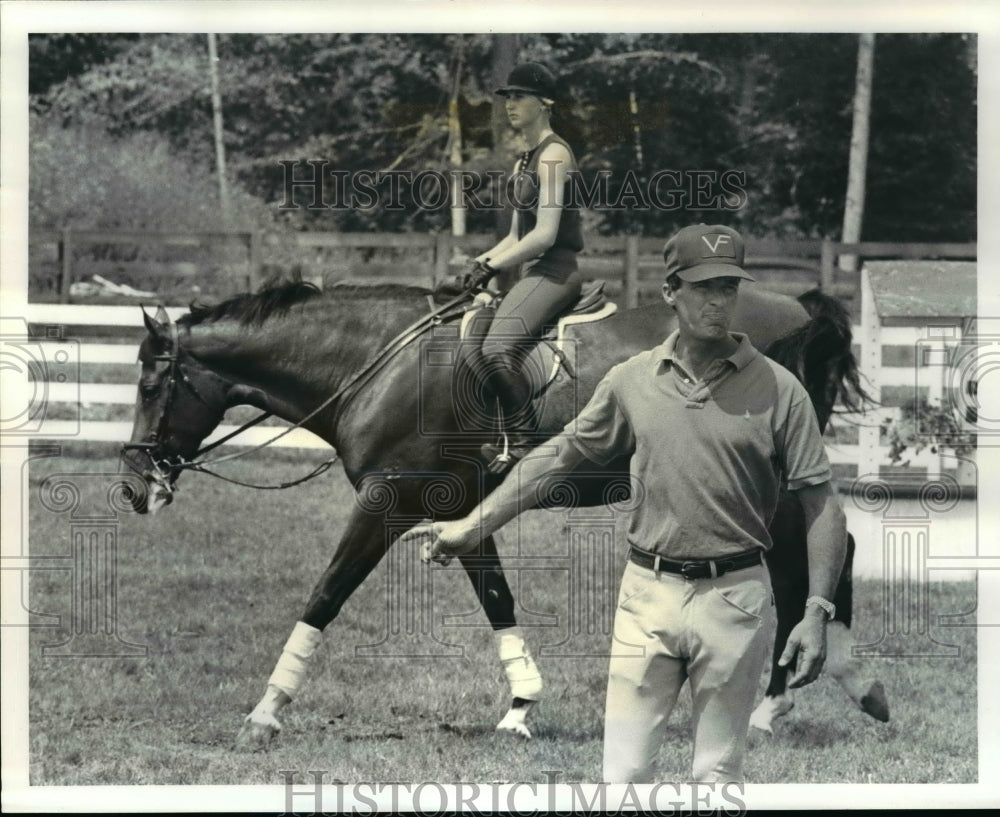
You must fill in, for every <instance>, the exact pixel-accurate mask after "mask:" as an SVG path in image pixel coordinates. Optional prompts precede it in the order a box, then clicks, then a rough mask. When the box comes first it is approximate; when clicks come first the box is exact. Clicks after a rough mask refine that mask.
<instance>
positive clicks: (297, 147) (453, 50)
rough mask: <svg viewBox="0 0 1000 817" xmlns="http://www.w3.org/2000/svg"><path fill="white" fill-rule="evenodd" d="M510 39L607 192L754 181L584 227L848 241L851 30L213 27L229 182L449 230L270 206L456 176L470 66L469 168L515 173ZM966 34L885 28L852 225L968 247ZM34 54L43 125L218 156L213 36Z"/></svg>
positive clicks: (621, 212)
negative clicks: (699, 175) (328, 184)
mask: <svg viewBox="0 0 1000 817" xmlns="http://www.w3.org/2000/svg"><path fill="white" fill-rule="evenodd" d="M512 37H513V40H512V39H511V38H512ZM512 41H513V43H514V44H515V45H516V49H515V50H516V52H517V53H516V56H517V59H536V60H540V61H543V62H546V63H548V64H550V65H551V66H553V67H554V68H555V69H556V70H557V72H558V73H559V74H560V76H561V81H562V83H563V90H564V93H563V94H562V99H560V100H559V101H558V104H557V106H556V118H555V120H554V124H555V127H556V129H557V131H558V132H560V133H562V134H563V135H565V136H566V137H567V138H568V140H569V141H570V143H571V144H572V145H573V146H574V149H575V151H576V153H577V155H578V158H579V161H580V165H581V170H582V171H583V173H584V177H585V178H586V179H587V180H588V181H593V180H594V179H595V178H596V174H598V173H599V172H602V171H604V172H608V173H609V174H610V177H611V181H610V187H609V197H610V199H611V201H614V200H616V199H617V198H618V197H619V195H620V194H622V193H623V191H625V192H628V189H627V188H628V184H627V183H628V180H629V179H634V183H635V184H638V185H639V187H640V188H644V187H645V186H646V185H647V184H649V183H650V180H651V179H653V178H654V176H655V174H656V173H657V172H658V171H663V170H675V171H681V172H691V171H704V172H714V173H721V172H723V171H726V170H732V171H737V172H739V173H742V174H744V175H745V185H744V189H745V192H746V201H745V204H744V205H743V206H742V207H741V208H740V209H739V210H738V211H735V212H733V211H731V210H728V209H726V208H724V207H721V206H720V205H719V203H718V202H715V203H714V204H713V206H709V207H708V208H707V209H705V210H700V211H699V210H696V209H695V208H694V207H693V205H694V204H695V203H694V202H693V201H691V200H690V194H689V199H688V200H687V201H684V202H680V205H679V206H677V207H674V208H672V209H667V210H664V209H662V208H657V207H655V206H654V207H648V206H647V207H644V206H643V202H641V201H638V200H637V199H636V197H635V196H634V195H632V196H624V197H623V198H622V201H621V202H620V204H621V205H622V206H619V207H602V208H597V209H595V211H594V212H593V213H591V214H589V215H588V224H589V225H591V227H592V229H593V230H595V231H598V232H603V233H622V232H643V233H647V234H651V235H664V234H667V233H668V232H670V231H671V230H672V229H673V228H674V227H676V226H679V225H680V224H682V223H686V222H688V221H690V220H691V218H692V215H694V217H697V218H702V219H713V220H720V221H726V222H730V223H733V224H734V225H735V226H738V227H741V228H742V229H743V230H744V231H746V232H748V233H750V234H754V235H757V236H761V237H763V236H775V237H783V238H809V237H837V236H839V233H840V227H841V221H842V218H843V201H844V194H845V188H846V169H847V158H848V147H849V142H850V135H851V99H852V94H853V92H854V75H855V62H856V56H857V38H856V37H855V36H853V35H847V34H697V35H695V34H683V35H681V34H628V35H626V34H588V33H574V34H545V35H541V34H537V35H529V34H521V35H516V36H515V35H487V34H471V35H470V34H467V35H457V34H420V35H410V34H298V35H285V34H253V35H250V34H246V35H221V36H220V37H219V38H218V53H219V63H218V73H219V78H220V84H221V93H222V101H223V121H224V125H225V144H226V149H227V155H228V163H229V167H230V169H231V171H232V174H233V176H234V180H238V181H239V182H240V183H241V184H242V185H243V186H244V187H245V189H246V190H247V191H248V192H250V193H252V194H254V195H256V196H257V197H258V198H260V199H261V200H263V201H266V202H269V204H270V208H271V218H272V220H273V221H275V222H277V223H283V224H285V225H287V226H289V227H291V228H293V229H325V230H331V229H332V230H384V231H398V230H441V229H447V228H448V226H449V216H448V211H447V209H446V208H440V209H426V208H419V207H415V206H410V207H403V208H400V209H393V208H389V207H386V206H385V203H386V202H385V200H384V199H385V197H383V198H382V199H381V200H380V201H379V203H378V204H377V205H376V206H373V207H360V206H359V207H353V208H348V209H331V208H326V209H324V208H317V209H308V208H306V207H300V208H298V209H285V210H281V209H279V207H278V205H279V204H280V203H281V202H282V200H283V197H284V193H285V191H284V176H283V170H282V167H281V165H280V164H279V163H280V162H281V161H283V160H287V161H296V160H305V159H326V160H328V161H329V162H330V164H331V166H332V167H334V168H336V169H338V170H342V171H346V172H348V173H355V172H357V171H359V170H371V171H386V170H403V171H408V172H411V173H417V172H420V171H422V170H434V171H438V172H445V171H447V170H449V169H451V163H450V161H451V160H450V152H449V147H450V144H451V143H450V141H449V139H450V133H449V128H448V107H449V105H448V103H449V99H450V96H451V93H452V90H453V85H454V82H455V77H456V73H457V72H459V67H460V73H458V77H459V84H458V91H459V94H458V107H459V116H460V121H461V131H462V162H463V168H465V169H476V170H480V171H486V170H504V171H506V170H507V169H509V168H510V167H511V163H512V159H513V156H514V154H515V150H516V149H517V147H518V145H517V142H516V140H515V138H514V134H513V133H512V131H511V130H510V128H509V127H507V124H506V122H505V121H504V119H503V116H502V109H501V108H500V107H499V106H498V105H496V104H495V100H494V98H493V96H492V88H493V86H494V82H495V81H496V78H495V75H496V72H497V71H498V70H499V68H498V66H499V64H500V63H499V62H498V59H499V56H498V55H499V54H500V52H501V50H502V49H501V45H503V46H504V48H508V47H509V46H510V45H511V42H512ZM975 45H976V43H975V37H974V35H960V34H919V35H917V34H899V35H879V37H878V38H877V39H876V54H875V83H874V88H873V116H872V123H871V147H870V153H869V172H868V196H867V199H868V200H867V207H866V210H865V221H864V225H863V237H864V238H866V239H869V240H922V241H932V240H941V241H945V240H947V241H970V240H974V239H975V212H976V210H975V190H976V134H977V127H976V116H977V112H976V58H975V53H974V48H975ZM29 46H30V50H31V70H32V77H31V87H32V91H33V95H32V105H33V108H34V109H35V110H37V111H44V112H47V113H48V114H49V116H47V117H46V119H45V120H44V121H45V125H46V127H59V128H65V127H71V128H76V127H78V126H86V127H88V128H93V131H92V132H93V133H95V134H96V133H104V134H106V135H107V136H108V137H114V138H115V139H122V138H126V137H132V136H135V135H136V134H140V133H145V134H154V135H156V136H157V137H158V138H159V139H161V140H163V141H165V142H166V143H168V144H169V146H170V148H171V149H172V151H173V153H174V154H175V155H179V156H183V157H184V158H185V160H186V161H189V162H191V163H192V166H193V167H197V168H210V167H212V163H213V161H214V154H213V145H212V137H211V134H212V112H211V104H210V94H209V80H208V65H207V59H208V58H207V48H206V42H205V38H204V35H196V34H143V35H129V36H127V37H126V36H124V35H123V36H112V35H96V34H95V35H90V34H79V35H36V36H32V37H31V39H30V42H29ZM405 192H406V191H404V193H405ZM477 192H480V191H477ZM302 195H304V196H305V195H309V191H304V192H302ZM90 207H91V209H94V210H97V209H100V201H99V200H96V201H95V200H91V201H90ZM469 219H470V221H469V226H468V228H469V230H470V231H472V232H478V231H488V230H489V229H491V227H492V226H493V225H494V222H495V220H496V213H495V212H488V211H483V210H477V209H473V210H471V211H470V213H469Z"/></svg>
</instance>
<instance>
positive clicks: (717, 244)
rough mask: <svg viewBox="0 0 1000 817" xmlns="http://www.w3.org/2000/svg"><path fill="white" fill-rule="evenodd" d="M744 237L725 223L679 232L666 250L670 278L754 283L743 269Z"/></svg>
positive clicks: (752, 278)
mask: <svg viewBox="0 0 1000 817" xmlns="http://www.w3.org/2000/svg"><path fill="white" fill-rule="evenodd" d="M743 257H744V247H743V238H742V236H741V235H740V234H739V233H738V232H736V230H734V229H732V228H731V227H726V226H724V225H722V224H713V225H707V224H695V225H692V226H690V227H684V228H683V229H681V230H679V231H678V232H677V233H676V234H675V235H674V236H673V237H672V238H671V239H670V240H669V241H667V243H666V246H665V247H664V248H663V261H664V263H665V264H666V265H667V277H668V278H669V277H670V276H671V275H675V274H676V275H677V277H679V278H680V279H681V280H682V281H688V282H690V283H696V282H698V281H707V280H708V279H709V278H723V277H727V278H743V279H744V280H746V281H753V280H755V279H754V277H753V276H752V275H748V274H747V272H746V270H744V269H743Z"/></svg>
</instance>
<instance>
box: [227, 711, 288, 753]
mask: <svg viewBox="0 0 1000 817" xmlns="http://www.w3.org/2000/svg"><path fill="white" fill-rule="evenodd" d="M280 731H281V724H280V723H278V719H277V718H275V717H274V715H256V716H255V715H253V713H251V714H249V715H247V716H246V718H245V719H244V721H243V726H242V727H241V728H240V732H239V734H238V735H237V736H236V748H237V749H239V750H241V751H245V752H265V751H267V749H268V747H269V746H270V745H271V740H272V739H273V738H274V736H275V735H276V734H278V732H280Z"/></svg>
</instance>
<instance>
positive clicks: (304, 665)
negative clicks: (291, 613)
mask: <svg viewBox="0 0 1000 817" xmlns="http://www.w3.org/2000/svg"><path fill="white" fill-rule="evenodd" d="M322 637H323V632H322V631H321V630H317V629H316V628H315V627H310V626H309V625H308V624H306V623H305V622H302V621H297V622H295V627H294V628H293V629H292V634H291V635H290V636H288V641H287V642H285V648H284V650H282V652H281V658H279V659H278V663H277V664H276V665H275V667H274V672H272V673H271V677H270V678H268V679H267V683H268V684H270V685H271V686H274V687H277V688H278V689H280V690H281V691H282V692H284V693H285V694H286V695H287V696H288V697H289V698H294V697H295V696H296V694H297V693H298V691H299V688H300V687H301V686H302V680H303V678H305V675H306V671H307V670H308V669H309V662H310V659H312V657H313V654H314V653H315V652H316V648H317V647H318V646H319V642H320V640H321V639H322Z"/></svg>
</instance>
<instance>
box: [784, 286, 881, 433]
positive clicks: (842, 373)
mask: <svg viewBox="0 0 1000 817" xmlns="http://www.w3.org/2000/svg"><path fill="white" fill-rule="evenodd" d="M798 301H799V303H801V304H802V305H803V306H804V307H805V308H806V311H807V312H808V313H809V316H810V318H811V320H809V321H808V322H807V323H804V324H803V325H802V326H800V327H799V328H798V329H796V330H794V331H792V332H790V333H789V334H787V335H786V336H785V337H783V338H779V339H778V340H776V341H775V342H774V343H772V344H771V345H770V346H769V347H768V348H767V350H766V352H765V354H766V355H767V356H768V357H769V358H771V359H772V360H774V361H776V362H778V363H780V364H781V365H782V366H784V367H785V368H786V369H789V370H790V371H791V372H792V373H793V374H795V375H796V376H797V377H798V379H799V380H800V381H801V382H802V384H803V385H804V386H805V387H806V390H807V391H808V392H809V395H810V397H812V400H813V405H814V406H816V407H817V409H820V408H825V409H827V410H832V408H833V404H834V402H836V401H837V400H839V401H840V402H841V403H842V404H843V405H844V407H845V408H848V409H852V410H856V409H858V408H860V406H861V405H863V404H864V403H865V402H866V401H870V399H871V398H870V397H869V396H868V395H867V394H866V392H865V390H864V388H863V387H862V385H861V379H860V375H859V372H858V365H857V361H856V360H855V358H854V354H853V353H852V351H851V340H852V337H851V334H852V333H851V316H850V314H849V313H848V312H847V310H846V309H845V308H844V306H843V305H842V304H841V303H840V301H838V300H837V299H836V298H831V297H830V296H828V295H825V294H824V293H822V292H820V291H819V290H817V289H813V290H810V291H808V292H806V293H803V294H802V295H800V296H799V298H798ZM821 424H822V423H821Z"/></svg>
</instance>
